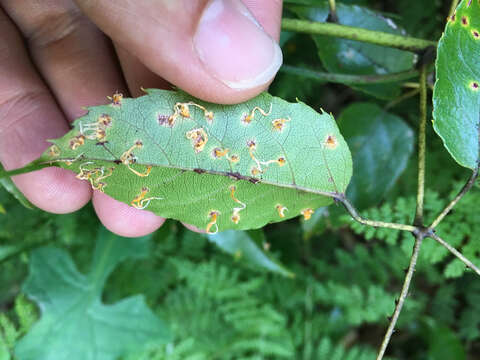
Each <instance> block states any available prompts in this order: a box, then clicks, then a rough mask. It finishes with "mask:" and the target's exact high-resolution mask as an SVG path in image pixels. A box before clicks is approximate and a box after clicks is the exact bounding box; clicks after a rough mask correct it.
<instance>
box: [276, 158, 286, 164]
mask: <svg viewBox="0 0 480 360" xmlns="http://www.w3.org/2000/svg"><path fill="white" fill-rule="evenodd" d="M286 162H287V160H285V158H284V157H279V158H278V159H277V164H278V166H283V165H285V163H286Z"/></svg>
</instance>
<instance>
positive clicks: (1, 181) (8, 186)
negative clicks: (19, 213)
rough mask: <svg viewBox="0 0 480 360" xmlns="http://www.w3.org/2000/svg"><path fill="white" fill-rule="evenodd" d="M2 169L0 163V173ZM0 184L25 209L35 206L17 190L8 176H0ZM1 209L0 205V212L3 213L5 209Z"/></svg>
mask: <svg viewBox="0 0 480 360" xmlns="http://www.w3.org/2000/svg"><path fill="white" fill-rule="evenodd" d="M4 171H5V169H4V167H3V166H2V164H0V173H1V172H4ZM0 185H2V186H3V187H4V188H5V190H7V191H8V192H9V193H10V194H12V195H13V196H14V197H15V198H16V199H17V200H18V201H19V202H20V204H22V205H23V206H25V207H26V208H27V209H33V208H35V206H33V205H32V204H31V203H30V201H28V200H27V198H26V197H25V196H24V195H23V194H22V193H21V192H20V190H18V188H17V187H16V186H15V184H14V183H13V181H12V179H11V178H10V177H5V178H0ZM2 209H3V207H2V206H1V205H0V213H3V214H4V213H5V209H3V211H1V210H2Z"/></svg>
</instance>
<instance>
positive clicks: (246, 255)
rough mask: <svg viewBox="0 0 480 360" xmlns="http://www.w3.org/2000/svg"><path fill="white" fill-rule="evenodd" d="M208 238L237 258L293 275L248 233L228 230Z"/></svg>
mask: <svg viewBox="0 0 480 360" xmlns="http://www.w3.org/2000/svg"><path fill="white" fill-rule="evenodd" d="M208 239H209V240H210V241H211V242H213V243H215V244H216V245H217V246H218V247H219V248H221V249H222V250H223V251H225V252H227V253H229V254H232V255H233V256H235V257H236V258H237V259H239V260H240V259H245V261H247V262H249V263H251V264H253V265H255V266H258V267H261V268H264V269H267V270H269V271H272V272H274V273H278V274H281V275H283V276H287V277H294V276H295V274H294V273H292V272H291V271H289V270H287V269H286V268H285V267H284V266H283V265H281V264H279V263H278V262H277V261H276V260H275V259H274V258H272V257H271V256H270V255H269V254H268V253H267V252H264V251H262V250H261V249H260V248H259V247H258V245H257V244H256V243H255V241H254V240H253V239H252V237H251V236H250V235H249V233H247V232H245V231H235V230H228V231H224V232H222V233H220V234H215V235H208Z"/></svg>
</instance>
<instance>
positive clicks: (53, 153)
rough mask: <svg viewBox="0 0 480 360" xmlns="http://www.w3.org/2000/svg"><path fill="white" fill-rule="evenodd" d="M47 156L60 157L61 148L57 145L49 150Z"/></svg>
mask: <svg viewBox="0 0 480 360" xmlns="http://www.w3.org/2000/svg"><path fill="white" fill-rule="evenodd" d="M47 154H48V156H50V157H58V156H60V148H59V147H58V146H57V145H52V146H50V147H49V148H48V151H47Z"/></svg>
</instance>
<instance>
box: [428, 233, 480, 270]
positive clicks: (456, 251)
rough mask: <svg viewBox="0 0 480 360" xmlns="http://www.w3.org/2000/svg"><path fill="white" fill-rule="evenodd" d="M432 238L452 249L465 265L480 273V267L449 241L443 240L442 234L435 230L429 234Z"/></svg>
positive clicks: (449, 249)
mask: <svg viewBox="0 0 480 360" xmlns="http://www.w3.org/2000/svg"><path fill="white" fill-rule="evenodd" d="M429 236H430V237H431V238H432V239H434V240H435V241H437V242H438V243H439V244H441V245H442V246H443V247H445V248H446V249H447V250H448V251H450V252H451V253H452V254H453V255H455V256H456V257H457V258H458V259H459V260H460V261H461V262H463V263H464V264H465V266H467V267H469V268H470V269H472V270H473V271H475V272H476V273H477V275H480V269H479V268H478V267H476V266H475V265H474V264H473V263H472V262H471V261H470V260H468V259H467V258H466V257H465V256H464V255H462V253H461V252H459V251H458V250H457V249H455V248H454V247H453V246H452V245H450V244H449V243H447V242H446V241H445V240H443V239H442V238H441V237H440V236H438V235H437V234H435V233H434V232H433V231H432V233H431V234H430V235H429Z"/></svg>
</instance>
